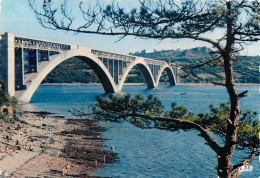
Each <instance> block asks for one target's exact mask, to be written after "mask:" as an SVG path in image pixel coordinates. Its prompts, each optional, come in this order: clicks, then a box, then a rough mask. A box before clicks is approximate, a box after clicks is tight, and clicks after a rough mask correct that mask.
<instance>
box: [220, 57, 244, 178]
mask: <svg viewBox="0 0 260 178" xmlns="http://www.w3.org/2000/svg"><path fill="white" fill-rule="evenodd" d="M223 58H224V69H225V75H226V88H227V91H228V94H229V97H230V106H231V110H230V116H229V119H228V121H227V131H226V143H225V146H224V147H223V150H222V151H221V152H219V153H218V176H219V177H220V178H231V171H232V164H231V158H232V156H233V153H234V149H235V147H236V141H237V131H238V123H239V115H240V108H239V97H238V94H237V91H236V87H235V82H234V77H233V64H232V56H231V53H230V52H225V53H224V54H223Z"/></svg>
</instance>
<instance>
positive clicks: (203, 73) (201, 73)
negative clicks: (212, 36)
mask: <svg viewBox="0 0 260 178" xmlns="http://www.w3.org/2000/svg"><path fill="white" fill-rule="evenodd" d="M210 51H211V49H210V48H207V47H198V48H192V49H187V50H179V49H177V50H162V51H154V52H152V53H146V52H145V50H143V51H141V52H135V53H130V54H131V55H136V56H142V57H147V58H152V59H156V60H164V61H170V62H172V63H177V64H180V65H181V64H185V63H188V64H195V63H196V62H199V61H201V60H203V59H205V58H208V57H210V54H209V52H210ZM259 66H260V57H259V56H240V57H239V60H238V61H236V62H234V76H235V80H236V82H238V83H260V73H259ZM180 80H181V82H183V83H206V82H221V81H223V80H224V71H223V69H222V68H217V67H209V66H204V67H201V68H198V69H196V70H194V71H193V72H192V73H191V74H190V76H188V77H187V78H185V79H180Z"/></svg>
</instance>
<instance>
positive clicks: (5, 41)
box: [0, 33, 15, 96]
mask: <svg viewBox="0 0 260 178" xmlns="http://www.w3.org/2000/svg"><path fill="white" fill-rule="evenodd" d="M0 63H1V65H0V79H1V80H4V81H5V82H6V86H7V88H6V90H7V92H8V93H9V95H10V96H15V48H14V34H11V33H5V34H4V35H2V41H1V57H0Z"/></svg>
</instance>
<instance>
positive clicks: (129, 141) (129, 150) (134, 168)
mask: <svg viewBox="0 0 260 178" xmlns="http://www.w3.org/2000/svg"><path fill="white" fill-rule="evenodd" d="M237 88H238V91H239V92H242V91H244V90H248V94H249V96H248V97H246V98H243V99H242V100H241V109H245V108H249V109H252V110H254V111H257V112H260V90H259V86H237ZM122 92H129V93H130V94H131V96H134V95H135V94H140V95H142V96H144V97H145V96H148V95H150V94H152V95H154V96H157V97H159V98H160V100H161V101H162V103H163V104H164V106H165V109H167V110H169V109H170V106H171V103H172V102H176V103H177V104H180V105H184V106H186V107H187V108H188V110H189V111H192V112H194V113H200V112H208V111H209V104H214V105H218V104H219V103H222V102H228V95H227V93H226V90H225V88H223V87H221V86H174V87H169V86H167V85H161V86H159V88H157V89H147V87H146V85H138V86H132V85H128V86H124V88H123V91H122ZM96 96H102V97H106V96H107V95H106V94H104V91H103V88H102V86H98V85H93V86H92V85H87V86H52V85H42V86H40V87H39V88H38V89H37V91H36V92H35V94H34V95H33V97H32V100H31V102H30V103H29V104H26V105H23V106H22V108H23V110H27V111H48V112H52V113H57V114H58V115H63V116H65V117H68V118H71V117H72V116H71V115H70V114H69V113H68V109H70V108H74V107H76V108H82V107H83V108H85V109H87V108H88V106H89V105H90V104H92V103H94V102H95V98H96ZM259 119H260V117H259ZM99 124H100V125H102V126H104V127H106V128H107V131H106V132H104V133H103V135H102V136H103V138H106V139H108V140H106V141H105V142H104V146H105V148H106V149H109V148H110V147H111V146H113V147H115V152H116V153H118V156H119V161H118V162H117V163H115V164H112V165H107V166H106V167H103V168H101V169H98V170H96V172H95V173H94V175H95V176H112V177H185V178H186V177H189V178H190V177H199V178H204V177H205V178H206V177H214V178H215V177H216V169H215V167H216V163H217V159H216V155H215V153H214V152H213V151H212V150H211V149H210V148H209V147H208V146H207V145H205V141H204V140H203V139H202V138H201V137H199V136H197V135H198V132H196V131H190V132H183V131H180V132H179V133H177V132H169V131H162V130H155V129H149V130H142V129H139V128H136V127H134V126H132V125H130V124H128V123H120V124H118V123H109V122H101V123H99ZM237 156H240V155H237ZM234 159H236V158H234ZM259 161H260V160H259V159H258V157H257V158H255V159H254V160H253V162H252V163H251V164H250V165H251V166H253V171H252V172H244V173H243V174H242V176H241V177H243V178H245V177H250V178H258V177H259V176H260V163H259Z"/></svg>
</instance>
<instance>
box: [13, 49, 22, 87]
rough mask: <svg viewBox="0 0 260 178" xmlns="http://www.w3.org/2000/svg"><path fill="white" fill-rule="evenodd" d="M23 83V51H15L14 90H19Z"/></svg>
mask: <svg viewBox="0 0 260 178" xmlns="http://www.w3.org/2000/svg"><path fill="white" fill-rule="evenodd" d="M23 81H24V49H23V48H19V49H16V50H15V88H16V89H17V90H21V89H22V88H23V86H24V85H23V83H24V82H23Z"/></svg>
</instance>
